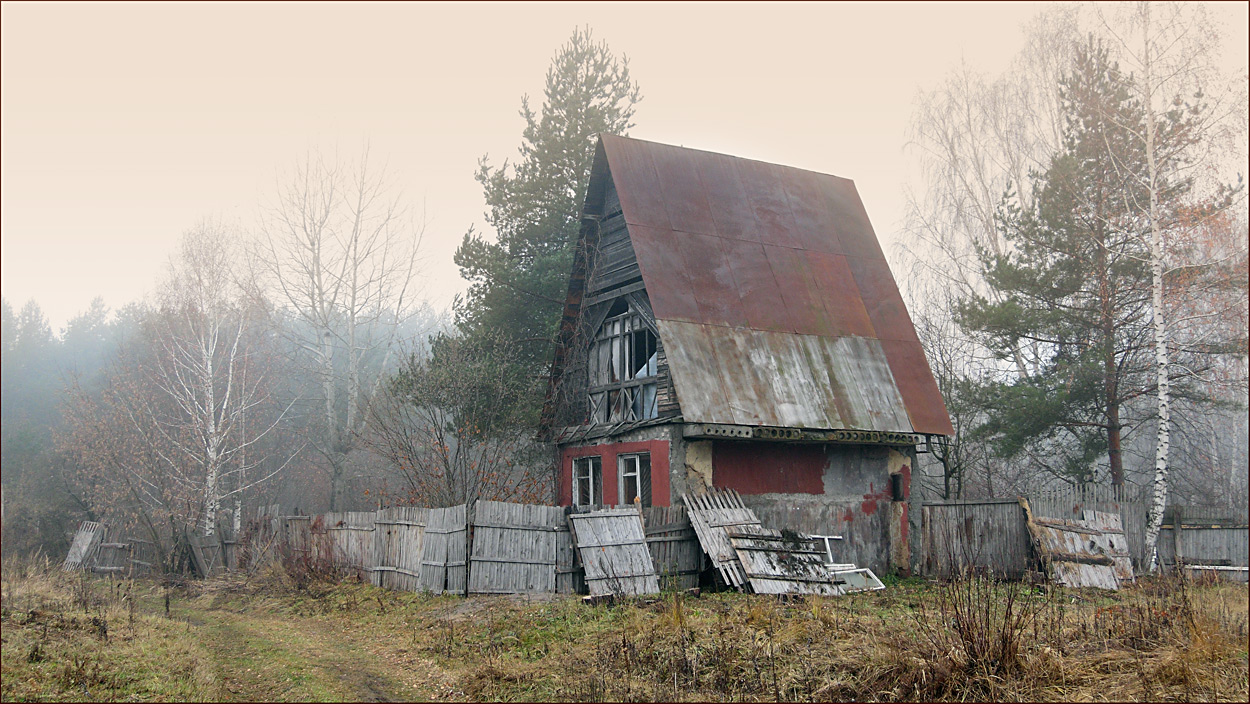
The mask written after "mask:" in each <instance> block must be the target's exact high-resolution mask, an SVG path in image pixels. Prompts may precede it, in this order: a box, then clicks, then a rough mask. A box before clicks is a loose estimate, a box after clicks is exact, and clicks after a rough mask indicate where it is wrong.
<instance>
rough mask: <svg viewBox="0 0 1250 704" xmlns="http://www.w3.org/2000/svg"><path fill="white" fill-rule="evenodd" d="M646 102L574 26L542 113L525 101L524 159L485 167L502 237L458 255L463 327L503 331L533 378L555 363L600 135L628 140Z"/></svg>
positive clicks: (622, 67)
mask: <svg viewBox="0 0 1250 704" xmlns="http://www.w3.org/2000/svg"><path fill="white" fill-rule="evenodd" d="M640 99H641V96H640V94H639V92H638V86H637V84H636V83H634V81H633V79H632V78H631V77H630V74H629V61H628V59H627V58H625V57H621V58H619V59H618V58H617V56H616V55H615V54H613V53H612V51H611V50H610V49H609V48H608V45H607V43H606V42H596V41H594V39H593V37H592V33H591V30H590V28H588V27H587V28H584V29H577V30H575V31H574V32H573V36H572V37H571V38H570V39H569V41H568V43H567V44H565V45H564V46H563V47H561V48H560V50H559V51H558V52H557V53H556V56H555V58H554V59H553V61H552V63H551V66H550V68H549V69H548V70H547V84H546V88H545V90H544V101H543V105H542V109H541V111H540V113H538V114H535V112H534V111H533V110H532V109H531V108H530V104H529V99H528V96H527V97H523V98H522V99H521V116H522V117H524V118H525V130H524V132H523V133H522V143H521V148H520V158H519V160H518V161H517V162H516V163H515V164H509V163H508V162H506V161H505V162H504V164H503V165H502V166H500V167H497V168H496V167H492V166H491V165H490V163H489V161H488V158H487V157H483V158H482V160H481V161H480V162H479V168H478V172H477V180H478V182H479V183H481V184H482V188H483V191H484V193H485V196H486V204H487V207H488V208H489V210H488V212H487V213H486V222H487V223H488V224H489V225H490V226H491V227H493V228H494V229H495V231H496V233H497V235H498V236H497V239H496V240H495V241H489V240H487V239H486V238H484V237H483V236H482V235H481V234H479V233H477V232H476V231H474V230H473V229H470V231H469V232H468V233H467V234H466V235H465V237H464V242H463V243H462V244H461V245H460V247H459V249H457V251H456V256H455V262H456V264H457V265H458V266H459V267H460V270H461V274H462V275H463V276H464V277H465V278H466V279H468V280H469V281H470V287H469V291H468V295H467V296H466V297H465V298H464V299H462V300H460V301H459V302H458V303H457V310H456V320H457V325H458V327H459V328H460V330H461V331H462V332H463V333H466V334H476V333H482V334H487V333H490V334H494V333H495V332H498V333H502V334H504V335H505V336H506V337H507V338H508V339H510V340H512V341H513V343H514V345H515V357H514V359H515V362H516V363H517V364H520V365H522V366H523V367H524V368H526V369H528V370H531V371H533V372H535V373H537V372H540V371H541V370H542V369H543V368H544V367H545V365H547V364H549V363H550V361H551V356H552V343H553V340H554V339H555V333H556V327H557V324H558V322H559V319H560V313H561V310H562V309H563V306H564V297H565V292H566V289H567V286H568V276H569V272H570V271H571V270H572V263H573V250H574V246H575V244H576V241H577V233H578V229H579V225H580V214H581V206H582V199H583V198H584V197H585V190H586V184H587V182H588V181H589V179H590V166H591V161H592V160H593V158H594V148H595V139H596V136H597V135H598V134H599V133H600V132H608V133H612V134H624V133H625V132H626V131H627V130H628V129H629V128H630V127H632V126H633V123H632V122H631V119H632V118H633V115H634V106H635V105H636V104H637V103H638V101H639V100H640ZM535 403H537V400H536V401H535Z"/></svg>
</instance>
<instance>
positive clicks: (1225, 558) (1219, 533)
mask: <svg viewBox="0 0 1250 704" xmlns="http://www.w3.org/2000/svg"><path fill="white" fill-rule="evenodd" d="M1186 520H1188V519H1186ZM1248 538H1250V530H1248V529H1247V527H1246V526H1216V525H1210V524H1208V525H1196V526H1192V525H1185V524H1184V523H1183V522H1182V524H1181V528H1180V529H1177V528H1176V526H1174V525H1172V526H1164V528H1163V529H1162V530H1160V531H1159V542H1158V546H1159V563H1160V565H1161V566H1162V567H1163V568H1165V569H1176V565H1177V563H1178V562H1179V563H1180V564H1181V565H1203V566H1207V567H1224V568H1229V569H1224V570H1207V572H1210V573H1220V576H1221V577H1223V578H1225V579H1232V580H1235V581H1240V582H1245V581H1247V576H1248V574H1250V571H1248V570H1238V569H1232V568H1237V567H1243V568H1244V567H1247V566H1250V560H1248V559H1247V558H1248V557H1250V540H1248ZM1178 554H1179V560H1178V559H1177V556H1178ZM1191 572H1193V570H1191Z"/></svg>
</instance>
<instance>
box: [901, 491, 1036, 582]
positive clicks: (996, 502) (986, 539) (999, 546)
mask: <svg viewBox="0 0 1250 704" xmlns="http://www.w3.org/2000/svg"><path fill="white" fill-rule="evenodd" d="M920 526H921V550H922V551H923V553H922V554H923V557H922V560H921V571H922V573H923V574H925V575H927V576H931V577H940V578H947V577H950V576H951V575H952V574H954V573H956V572H959V571H962V570H964V569H972V570H974V571H978V572H982V573H993V574H995V575H999V576H1002V577H1005V578H1008V579H1019V578H1021V577H1023V576H1024V574H1025V572H1027V571H1028V570H1029V569H1030V567H1031V566H1032V565H1031V563H1032V560H1033V548H1032V542H1031V540H1030V538H1029V531H1028V527H1027V524H1026V522H1025V516H1024V509H1023V508H1021V506H1020V502H1019V501H1018V500H1016V499H987V500H984V501H957V502H932V503H925V504H923V505H922V506H921V514H920Z"/></svg>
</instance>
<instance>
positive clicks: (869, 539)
mask: <svg viewBox="0 0 1250 704" xmlns="http://www.w3.org/2000/svg"><path fill="white" fill-rule="evenodd" d="M653 441H666V442H667V443H668V447H669V452H668V460H669V492H670V499H671V502H672V503H673V504H674V505H680V502H681V495H682V494H683V493H690V494H696V493H700V492H702V491H704V490H705V489H706V488H707V487H708V486H716V487H720V488H734V489H736V490H737V491H738V492H739V493H740V494H741V495H742V500H743V502H744V503H745V504H746V505H747V506H748V507H749V508H751V509H752V510H754V511H755V513H756V515H757V516H759V518H760V521H761V522H762V523H763V524H764V525H765V526H766V527H769V528H777V529H781V528H790V529H792V530H797V531H801V532H805V533H813V534H820V535H841V536H843V539H842V540H841V541H837V542H835V543H834V559H835V561H837V562H854V563H855V564H857V565H860V566H862V567H870V568H872V570H873V571H874V572H876V573H877V574H878V575H883V574H886V573H888V572H891V571H897V572H901V573H908V572H909V571H911V568H912V562H913V561H914V560H913V556H914V555H917V552H918V551H917V549H916V547H915V543H916V540H917V537H918V536H919V533H920V531H919V527H918V520H919V513H920V512H919V509H918V508H915V507H913V506H912V505H911V504H912V503H915V501H914V500H913V499H912V498H911V495H910V494H911V492H910V483H911V472H912V468H913V467H915V466H916V465H915V463H916V454H915V451H914V450H913V449H911V448H888V447H884V446H875V445H839V444H827V445H820V446H807V447H806V448H804V449H803V450H802V451H801V452H798V453H797V455H796V457H797V456H798V455H804V456H806V455H808V454H810V451H811V450H812V449H813V448H814V447H820V448H821V451H822V452H823V456H824V462H823V467H821V468H820V485H819V487H820V489H822V490H823V493H781V492H769V491H767V489H768V488H769V487H770V485H769V484H768V473H769V472H770V471H774V468H772V467H770V466H769V465H770V463H769V460H768V458H769V455H770V453H771V452H774V451H775V452H776V453H778V454H780V455H783V456H785V457H789V456H790V455H794V454H795V452H794V450H793V449H787V448H793V447H794V446H792V445H787V444H784V443H777V442H764V441H732V440H693V439H692V440H687V439H686V438H685V437H684V436H683V434H682V426H681V425H680V424H666V425H659V426H652V427H649V428H641V429H638V430H634V431H631V432H629V433H623V434H621V435H616V436H613V437H611V438H602V439H598V440H589V441H585V442H581V443H575V444H573V445H570V446H566V447H565V448H564V451H565V452H566V453H567V452H568V451H570V450H571V451H574V452H583V450H579V449H577V448H586V447H596V446H603V445H613V444H620V443H640V442H653ZM721 443H737V444H739V445H742V444H750V445H752V446H753V447H751V448H749V449H748V450H747V451H738V452H729V453H725V452H722V453H721V455H720V456H721V457H722V458H725V457H729V458H732V462H733V466H732V467H730V468H728V471H722V472H721V473H720V474H719V476H718V472H717V467H716V457H717V445H718V444H721ZM603 449H604V450H605V451H607V450H608V448H606V447H605V448H603ZM738 449H739V450H741V449H743V448H741V447H739V448H738ZM744 458H758V459H757V460H756V461H758V464H759V466H758V468H755V469H754V470H753V471H755V472H758V474H759V477H758V480H756V481H745V482H744V481H743V479H744V471H745V470H749V469H750V468H744V466H743V461H744ZM783 459H784V458H783ZM803 462H806V460H803ZM654 465H655V462H654V459H653V471H654ZM608 471H609V468H608V467H607V466H606V463H605V467H604V478H605V484H606V482H607V479H608ZM804 471H805V470H804ZM560 472H561V475H562V476H561V478H560V481H561V486H562V487H563V486H564V485H565V483H567V482H569V477H567V476H563V475H566V474H568V473H569V467H568V463H567V462H562V463H561V469H560ZM613 473H614V469H613ZM892 474H897V475H899V476H900V478H901V480H902V488H903V489H904V501H893V500H892V498H893V497H892V492H891V479H890V476H891V475H892ZM726 480H728V481H726ZM791 483H793V482H791ZM807 484H810V482H806V483H805V484H804V487H805V488H807V489H808V491H809V492H811V490H812V488H813V487H809V486H807ZM561 493H562V497H561V501H560V502H561V503H568V502H569V499H568V498H567V496H568V494H566V493H565V492H564V490H563V489H562V490H561ZM657 504H659V502H658V501H657Z"/></svg>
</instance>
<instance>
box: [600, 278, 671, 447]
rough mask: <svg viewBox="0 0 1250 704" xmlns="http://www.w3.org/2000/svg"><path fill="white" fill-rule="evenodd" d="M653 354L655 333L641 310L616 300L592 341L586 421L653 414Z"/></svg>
mask: <svg viewBox="0 0 1250 704" xmlns="http://www.w3.org/2000/svg"><path fill="white" fill-rule="evenodd" d="M657 358H658V343H657V340H656V337H655V335H654V334H653V333H652V332H651V330H650V329H649V328H647V326H646V324H645V323H644V322H643V320H642V317H641V316H639V315H638V314H637V313H635V312H634V311H633V310H632V309H631V308H629V306H627V305H626V304H625V302H624V301H618V302H617V304H616V305H615V306H613V310H611V311H610V312H609V317H608V318H607V319H606V320H604V321H603V325H602V326H601V327H600V328H599V332H598V334H596V335H595V339H594V342H592V343H591V345H590V355H589V359H588V361H587V367H588V371H589V375H590V378H589V382H590V383H589V387H590V389H589V390H590V402H589V408H588V411H589V413H588V421H589V422H590V423H591V424H592V425H594V424H599V423H625V422H629V421H637V420H647V419H650V418H655V417H657V416H658V415H659V414H658V409H657V406H656V388H657V384H656V382H657V379H656V361H657Z"/></svg>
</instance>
